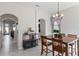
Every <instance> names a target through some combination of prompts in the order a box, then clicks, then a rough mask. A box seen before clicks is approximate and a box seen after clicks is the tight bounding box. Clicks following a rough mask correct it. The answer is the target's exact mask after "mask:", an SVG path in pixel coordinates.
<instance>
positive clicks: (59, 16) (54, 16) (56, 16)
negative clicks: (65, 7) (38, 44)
mask: <svg viewBox="0 0 79 59" xmlns="http://www.w3.org/2000/svg"><path fill="white" fill-rule="evenodd" d="M57 9H58V10H57V13H56V14H54V15H53V19H54V20H61V19H62V18H63V16H64V15H63V14H62V13H60V12H59V2H58V3H57Z"/></svg>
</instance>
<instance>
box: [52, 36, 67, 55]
mask: <svg viewBox="0 0 79 59" xmlns="http://www.w3.org/2000/svg"><path fill="white" fill-rule="evenodd" d="M52 39H53V56H54V55H55V54H56V53H55V51H56V52H58V54H57V55H58V56H61V55H64V53H66V46H65V44H64V43H63V40H62V37H59V38H52ZM54 43H57V44H54Z"/></svg>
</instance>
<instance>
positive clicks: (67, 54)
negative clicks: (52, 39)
mask: <svg viewBox="0 0 79 59" xmlns="http://www.w3.org/2000/svg"><path fill="white" fill-rule="evenodd" d="M66 56H68V44H66Z"/></svg>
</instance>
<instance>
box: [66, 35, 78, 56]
mask: <svg viewBox="0 0 79 59" xmlns="http://www.w3.org/2000/svg"><path fill="white" fill-rule="evenodd" d="M67 36H68V37H71V38H75V39H76V38H77V35H74V34H68V35H67ZM69 45H70V46H71V56H73V50H75V54H76V41H75V42H73V43H70V44H69ZM74 45H75V47H74V48H73V46H74Z"/></svg>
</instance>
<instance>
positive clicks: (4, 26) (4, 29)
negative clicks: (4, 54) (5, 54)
mask: <svg viewBox="0 0 79 59" xmlns="http://www.w3.org/2000/svg"><path fill="white" fill-rule="evenodd" d="M17 23H18V18H17V17H16V16H15V15H12V14H4V15H1V33H0V34H1V36H2V37H1V39H0V40H1V48H2V49H3V50H4V51H10V50H13V49H17V35H18V33H17V31H18V29H17V25H18V24H17Z"/></svg>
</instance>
